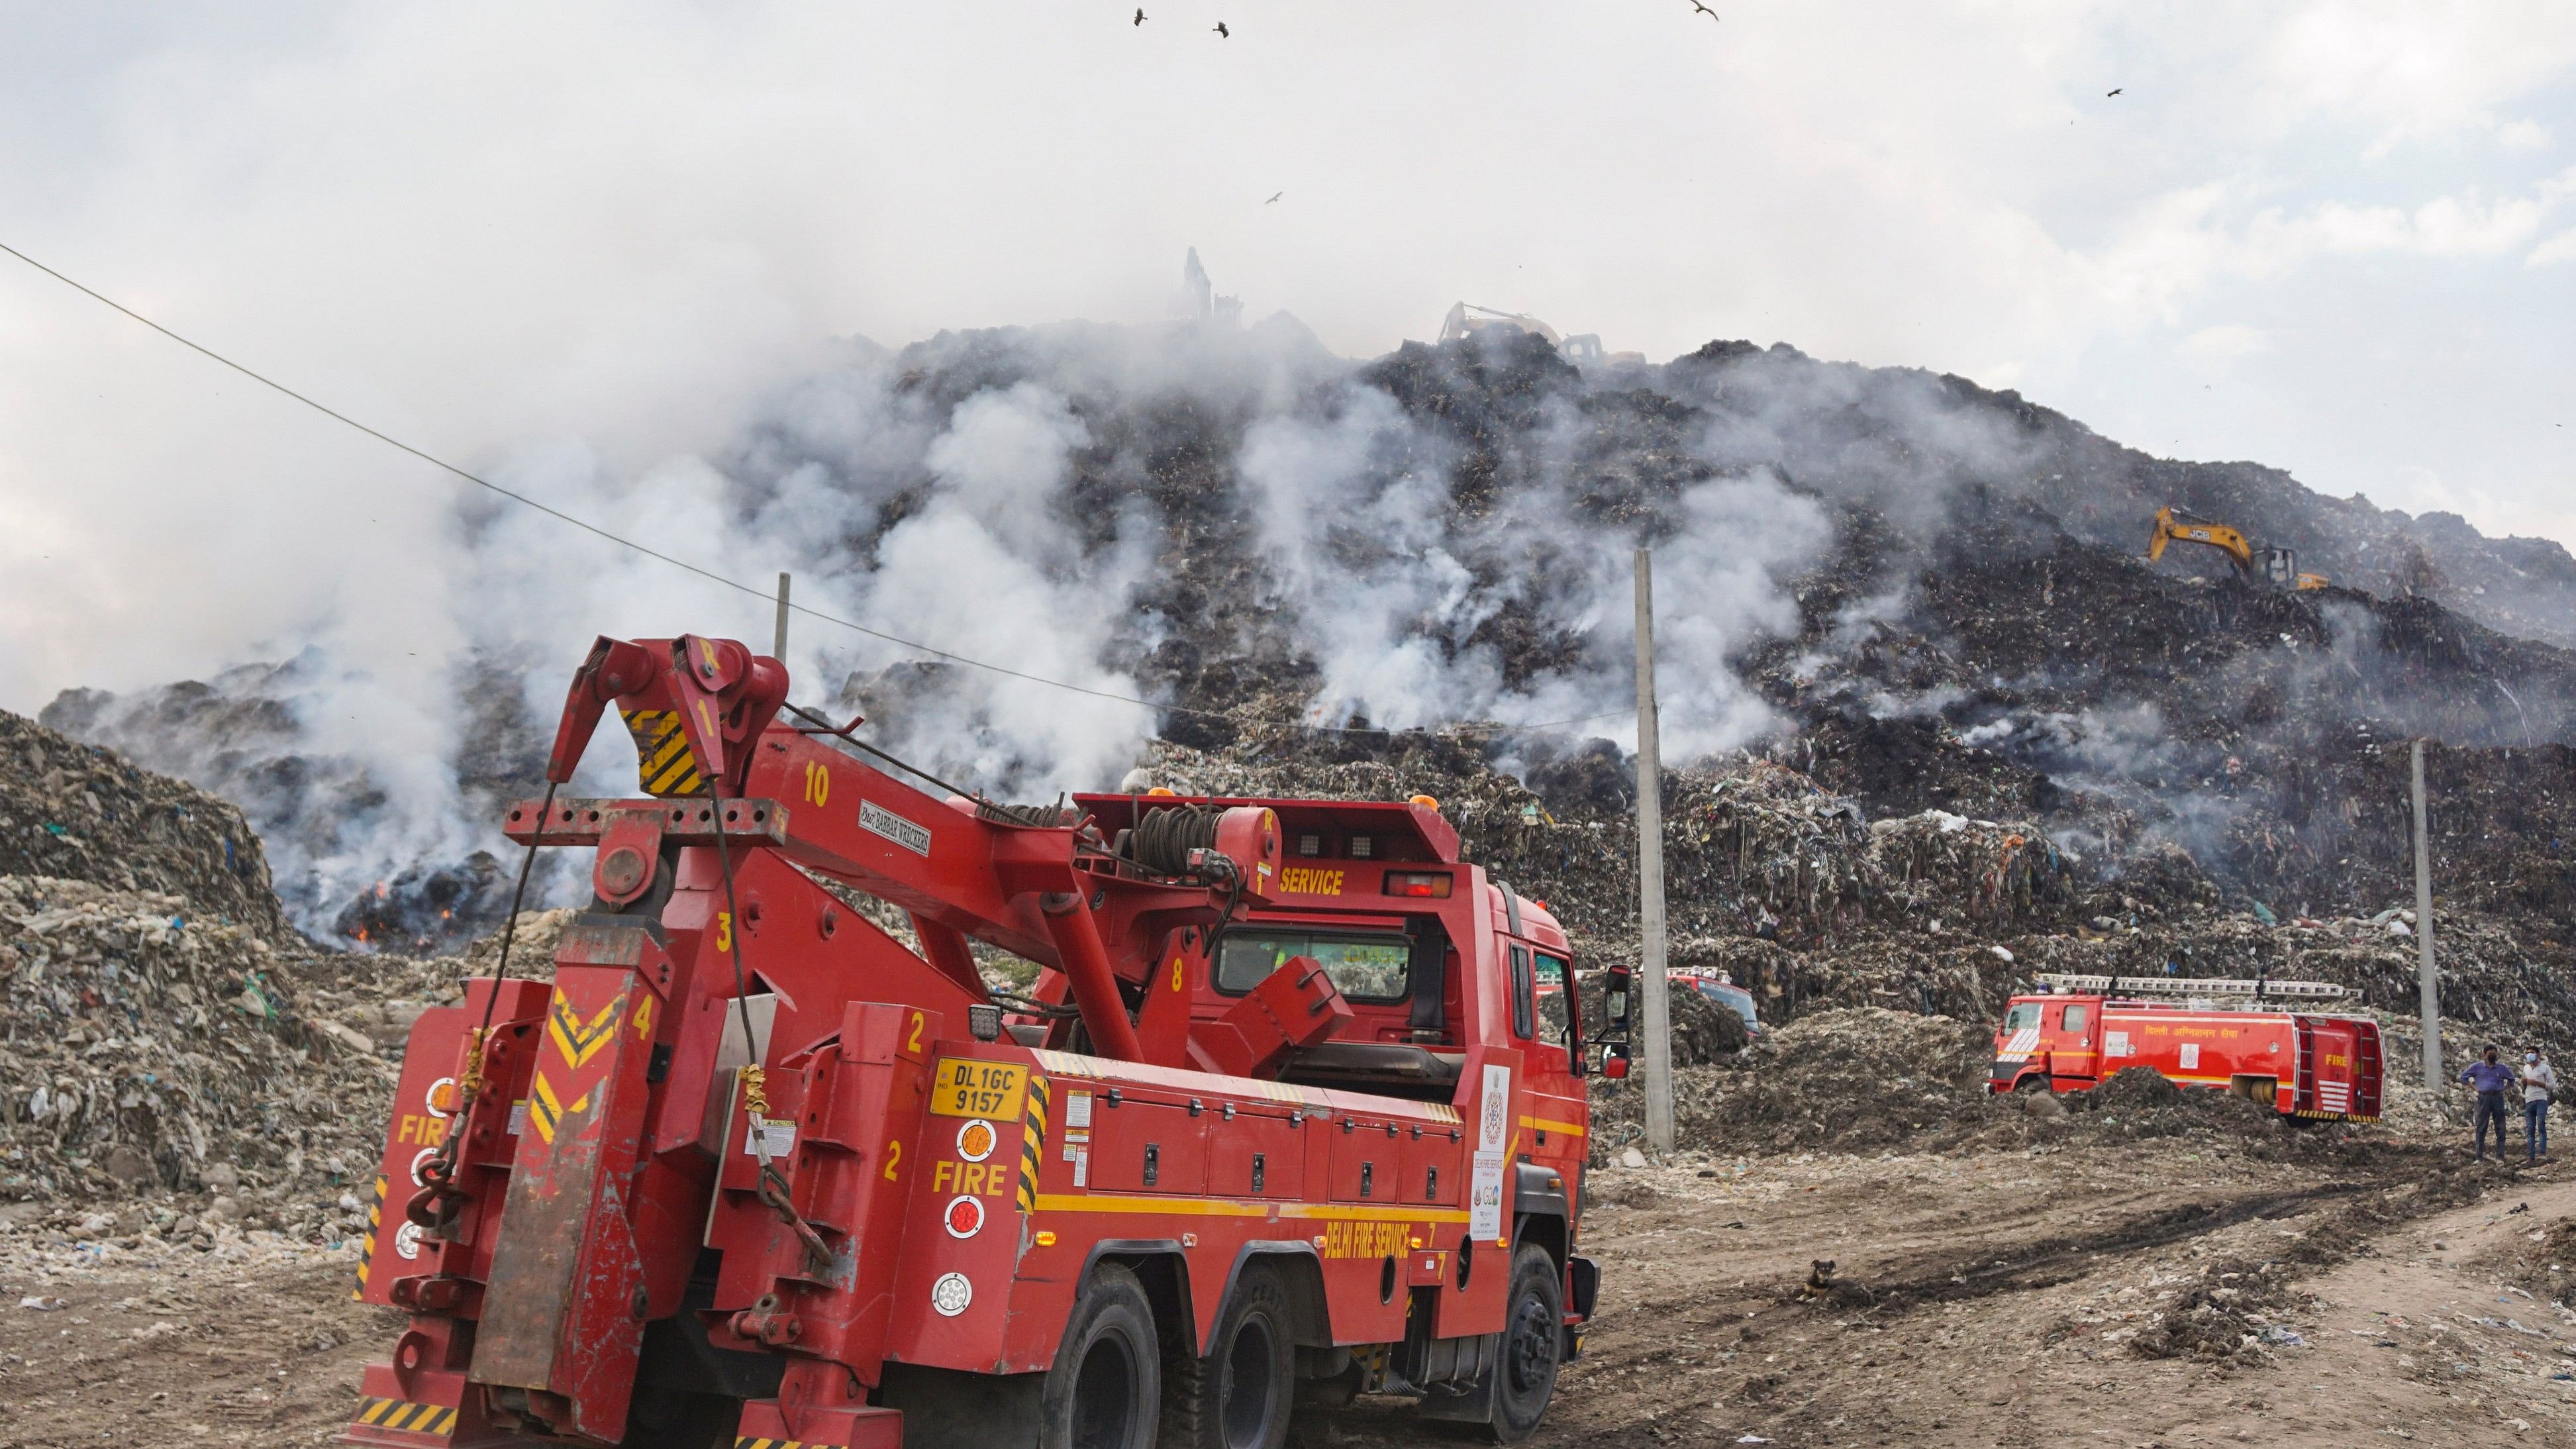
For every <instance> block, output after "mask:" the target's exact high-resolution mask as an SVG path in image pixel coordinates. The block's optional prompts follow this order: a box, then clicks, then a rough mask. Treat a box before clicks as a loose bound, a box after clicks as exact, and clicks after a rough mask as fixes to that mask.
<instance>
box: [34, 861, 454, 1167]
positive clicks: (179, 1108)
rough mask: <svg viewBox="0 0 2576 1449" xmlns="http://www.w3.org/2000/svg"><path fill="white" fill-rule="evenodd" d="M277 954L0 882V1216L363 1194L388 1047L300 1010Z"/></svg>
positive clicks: (177, 906)
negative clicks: (5, 1201) (155, 1198)
mask: <svg viewBox="0 0 2576 1449" xmlns="http://www.w3.org/2000/svg"><path fill="white" fill-rule="evenodd" d="M292 949H293V948H287V949H281V948H280V947H278V946H275V945H272V944H271V943H270V941H268V940H267V939H265V938H264V937H263V936H261V935H260V934H259V933H258V932H256V931H254V930H252V929H251V928H249V927H248V926H242V925H224V924H221V923H218V922H215V921H212V920H210V919H208V918H206V917H204V916H202V915H196V916H191V915H190V914H189V907H188V903H187V902H185V901H183V900H181V899H180V898H179V897H177V896H173V895H163V894H155V893H148V892H139V891H126V890H111V889H108V888H105V887H102V886H99V885H97V884H94V883H92V882H89V881H78V880H64V879H59V878H53V877H45V876H18V875H13V876H0V1198H11V1199H15V1198H32V1199H39V1200H65V1199H69V1200H79V1199H84V1198H95V1197H106V1196H120V1195H136V1194H144V1193H152V1192H158V1191H164V1190H174V1189H175V1190H188V1191H197V1190H207V1189H216V1190H221V1191H224V1192H227V1193H230V1192H232V1191H234V1190H236V1189H245V1188H246V1189H249V1190H251V1191H254V1192H256V1191H264V1190H279V1191H284V1190H288V1189H293V1188H308V1189H312V1190H313V1191H315V1192H319V1191H320V1190H321V1189H323V1188H325V1187H327V1188H330V1189H331V1191H332V1192H333V1193H335V1194H336V1192H337V1191H339V1190H340V1187H341V1185H344V1184H348V1183H351V1182H356V1181H360V1180H361V1179H364V1178H366V1177H368V1176H370V1175H371V1174H372V1171H373V1167H374V1163H375V1158H376V1153H377V1151H378V1149H379V1146H380V1144H381V1142H382V1132H383V1120H384V1110H385V1104H386V1101H387V1099H388V1098H389V1097H390V1095H391V1090H392V1078H393V1074H394V1069H393V1067H392V1065H391V1063H390V1062H388V1061H386V1060H385V1059H384V1058H383V1056H382V1055H381V1053H382V1052H383V1051H384V1050H385V1049H386V1047H387V1046H388V1045H389V1044H394V1043H398V1042H399V1039H400V1038H399V1034H398V1033H395V1032H393V1031H391V1030H390V1029H389V1028H388V1029H384V1030H381V1031H380V1032H379V1034H377V1035H373V1036H370V1035H368V1034H367V1033H365V1032H362V1031H360V1030H358V1029H356V1028H354V1027H350V1026H347V1025H343V1024H341V1023H339V1022H337V1021H336V1020H332V1019H330V1018H326V1017H323V1016H321V1015H319V1014H318V1013H316V1012H314V1011H313V1010H312V1009H311V1008H310V1006H309V1004H308V1003H306V1002H305V1001H303V1000H301V999H300V998H301V997H302V995H303V992H302V987H301V983H300V982H299V981H298V979H297V976H298V973H297V971H296V969H295V961H294V957H293V955H292V954H291V952H292ZM368 994H369V996H370V997H371V998H375V999H372V1000H371V1001H370V1002H369V1003H368V1006H369V1009H370V1010H371V1011H373V1012H375V1013H377V1016H376V1018H375V1020H376V1021H377V1022H378V1023H380V1024H381V1023H383V1017H382V1013H383V1012H384V1011H385V1010H386V1009H388V1007H389V1005H390V1003H388V1002H386V1001H385V1000H383V999H382V998H381V997H379V996H377V993H375V992H373V991H370V992H369V993H368ZM405 1024H406V1025H407V1022H406V1023H405Z"/></svg>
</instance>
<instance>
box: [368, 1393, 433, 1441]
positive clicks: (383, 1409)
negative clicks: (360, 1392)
mask: <svg viewBox="0 0 2576 1449" xmlns="http://www.w3.org/2000/svg"><path fill="white" fill-rule="evenodd" d="M358 1422H359V1423H361V1424H368V1425H372V1426H374V1427H376V1428H380V1429H404V1430H408V1431H410V1432H412V1433H414V1434H440V1435H452V1434H454V1433H455V1432H456V1410H455V1409H453V1408H451V1407H449V1406H448V1405H446V1404H415V1403H411V1402H408V1401H406V1400H403V1399H369V1400H367V1401H366V1404H365V1405H364V1407H362V1408H360V1409H359V1410H358Z"/></svg>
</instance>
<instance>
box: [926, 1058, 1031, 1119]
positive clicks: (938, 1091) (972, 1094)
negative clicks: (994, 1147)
mask: <svg viewBox="0 0 2576 1449" xmlns="http://www.w3.org/2000/svg"><path fill="white" fill-rule="evenodd" d="M1028 1094H1029V1069H1028V1068H1026V1067H1023V1066H1016V1065H1014V1064H1012V1063H1010V1062H970V1061H958V1060H956V1059H954V1058H950V1057H942V1058H940V1060H939V1066H938V1069H937V1070H936V1071H935V1072H934V1073H933V1074H932V1076H931V1084H930V1110H931V1111H932V1112H933V1113H935V1114H937V1115H939V1116H942V1117H997V1118H1001V1119H1003V1120H1005V1121H1007V1120H1010V1119H1012V1118H1016V1117H1018V1116H1019V1115H1020V1108H1021V1106H1022V1104H1024V1103H1025V1102H1026V1101H1027V1099H1028Z"/></svg>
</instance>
